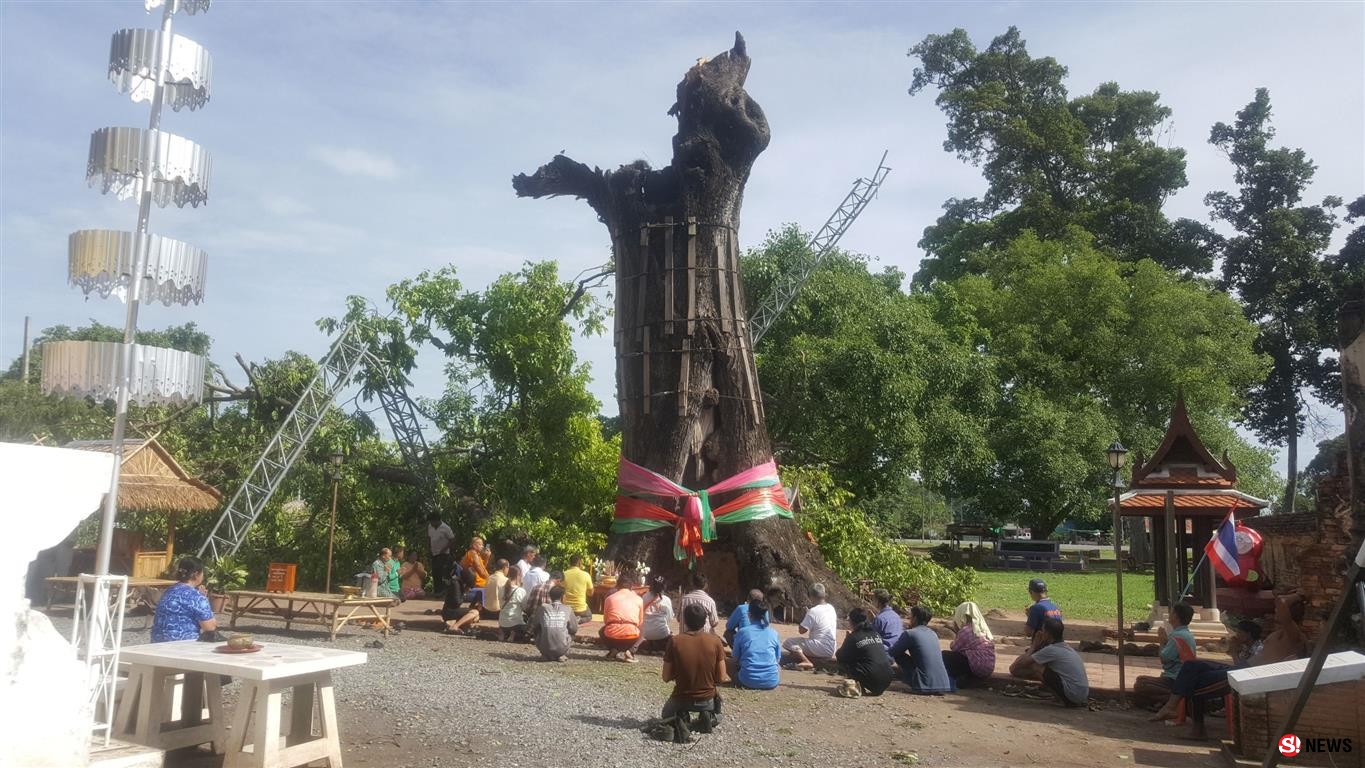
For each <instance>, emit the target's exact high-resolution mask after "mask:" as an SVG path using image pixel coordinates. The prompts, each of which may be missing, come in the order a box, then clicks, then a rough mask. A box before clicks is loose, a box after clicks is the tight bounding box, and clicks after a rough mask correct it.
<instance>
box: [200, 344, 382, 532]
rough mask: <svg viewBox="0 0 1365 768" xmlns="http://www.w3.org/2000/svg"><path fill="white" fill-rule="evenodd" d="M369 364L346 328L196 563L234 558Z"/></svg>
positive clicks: (363, 348)
mask: <svg viewBox="0 0 1365 768" xmlns="http://www.w3.org/2000/svg"><path fill="white" fill-rule="evenodd" d="M368 359H369V350H368V349H367V348H366V346H365V343H364V341H363V340H362V339H361V336H360V334H359V333H358V332H357V330H356V324H355V323H350V324H349V325H347V326H346V327H345V329H343V330H342V332H341V335H340V336H338V337H337V340H336V342H335V343H334V344H333V345H332V348H331V349H330V350H329V351H328V352H327V356H326V357H325V358H323V359H322V364H321V365H319V366H318V372H317V374H315V375H314V376H313V380H312V381H310V382H308V386H307V387H304V390H303V394H302V395H301V396H300V397H299V401H298V402H297V403H295V404H294V408H293V409H292V410H290V411H289V415H288V416H286V417H285V419H284V423H282V424H280V428H279V430H278V431H276V432H275V436H274V437H272V438H270V443H269V444H268V445H266V448H265V451H264V452H263V453H262V454H261V457H260V458H259V459H257V460H256V464H255V466H253V467H252V468H251V471H250V472H249V473H247V476H246V479H245V480H244V481H243V482H242V485H241V487H240V488H238V489H237V492H236V493H235V494H233V496H232V498H231V499H230V500H229V501H228V503H227V506H226V507H224V508H223V514H222V515H221V516H220V517H219V518H218V522H217V523H215V524H214V526H213V531H212V532H211V533H209V536H208V539H206V540H205V541H204V545H203V546H202V547H200V548H199V556H200V557H204V556H205V555H206V554H207V556H208V557H210V558H213V559H217V558H219V557H223V556H225V555H233V554H236V553H237V550H238V548H240V547H241V546H242V542H244V541H246V534H247V531H248V530H250V528H251V525H252V524H253V523H255V522H256V518H258V517H260V516H261V512H262V511H264V510H265V505H266V504H267V503H269V501H270V497H271V496H273V495H274V494H275V491H276V489H278V488H279V487H280V484H281V483H283V482H284V478H285V477H286V476H287V475H288V474H289V468H290V467H291V466H293V464H294V461H295V460H297V459H298V457H299V454H301V453H302V452H303V449H304V447H305V446H306V445H307V444H308V439H309V438H311V437H312V436H313V432H314V431H316V430H317V428H318V425H319V424H321V423H322V419H323V417H324V416H325V415H326V414H327V409H328V408H329V407H330V406H331V405H332V403H333V402H335V400H336V396H337V394H338V393H340V392H341V390H342V388H344V387H345V386H346V385H347V384H348V383H350V381H351V379H352V377H353V376H354V375H355V372H356V370H357V369H358V368H359V367H360V365H361V364H362V363H364V362H366V361H367V360H368Z"/></svg>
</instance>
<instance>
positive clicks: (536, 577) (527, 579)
mask: <svg viewBox="0 0 1365 768" xmlns="http://www.w3.org/2000/svg"><path fill="white" fill-rule="evenodd" d="M549 580H550V573H549V571H546V570H545V557H544V555H536V556H535V559H533V560H532V561H531V570H529V571H527V572H526V574H525V575H524V576H522V579H521V585H522V586H523V587H526V594H528V595H529V594H532V593H534V592H535V591H536V590H537V589H539V588H540V585H542V584H544V583H546V582H548V581H549Z"/></svg>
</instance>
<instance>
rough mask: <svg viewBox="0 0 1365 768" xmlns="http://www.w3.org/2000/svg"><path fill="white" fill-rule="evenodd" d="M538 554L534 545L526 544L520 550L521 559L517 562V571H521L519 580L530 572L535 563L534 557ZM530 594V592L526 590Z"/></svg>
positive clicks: (538, 551)
mask: <svg viewBox="0 0 1365 768" xmlns="http://www.w3.org/2000/svg"><path fill="white" fill-rule="evenodd" d="M538 554H540V549H539V548H537V547H536V545H534V544H527V545H526V546H525V547H523V548H522V550H521V559H520V560H518V561H517V570H518V571H521V578H523V579H525V578H526V574H528V573H530V572H531V567H532V566H531V564H532V563H534V562H535V561H536V555H538ZM526 591H527V592H530V591H531V590H529V589H528V590H526Z"/></svg>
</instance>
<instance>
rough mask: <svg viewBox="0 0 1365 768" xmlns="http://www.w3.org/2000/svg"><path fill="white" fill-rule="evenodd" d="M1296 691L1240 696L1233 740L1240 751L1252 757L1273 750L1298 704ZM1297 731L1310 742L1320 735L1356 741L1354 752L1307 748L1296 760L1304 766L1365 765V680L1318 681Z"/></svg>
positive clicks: (1352, 747)
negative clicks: (1309, 750) (1329, 682)
mask: <svg viewBox="0 0 1365 768" xmlns="http://www.w3.org/2000/svg"><path fill="white" fill-rule="evenodd" d="M1294 694H1295V691H1292V690H1290V691H1276V692H1274V693H1270V694H1264V695H1259V696H1249V697H1246V698H1239V699H1238V702H1237V706H1238V711H1237V722H1236V723H1235V726H1234V737H1233V739H1234V745H1235V748H1236V751H1237V753H1238V754H1239V755H1241V756H1242V757H1244V758H1248V759H1252V760H1260V759H1262V758H1264V757H1265V753H1266V750H1268V749H1274V748H1275V745H1276V744H1277V743H1278V742H1279V738H1280V736H1281V734H1280V733H1279V732H1278V729H1279V727H1280V725H1281V724H1282V723H1284V720H1285V717H1286V716H1287V715H1288V714H1289V709H1290V707H1291V706H1293V703H1294ZM1294 733H1295V735H1297V736H1298V737H1299V738H1300V739H1303V740H1305V741H1307V740H1308V739H1315V738H1332V739H1344V738H1349V739H1350V740H1351V751H1350V752H1336V753H1310V752H1304V753H1302V754H1300V755H1299V756H1298V757H1297V758H1295V759H1294V760H1292V761H1288V762H1290V763H1292V764H1300V765H1336V766H1358V767H1362V768H1365V680H1356V681H1352V682H1346V683H1333V684H1331V685H1322V686H1318V687H1317V689H1316V690H1314V692H1313V695H1312V696H1310V697H1309V699H1308V704H1307V706H1305V707H1304V710H1303V714H1302V715H1300V717H1299V723H1298V725H1297V726H1295V728H1294Z"/></svg>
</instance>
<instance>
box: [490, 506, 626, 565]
mask: <svg viewBox="0 0 1365 768" xmlns="http://www.w3.org/2000/svg"><path fill="white" fill-rule="evenodd" d="M486 530H487V532H488V539H489V541H492V542H501V541H511V542H514V543H516V544H518V545H521V544H531V543H534V544H536V545H537V546H539V547H540V553H541V554H542V555H544V556H545V559H546V560H547V561H548V563H549V567H550V570H563V569H565V568H567V567H568V566H569V558H570V557H572V556H573V555H583V556H585V557H587V558H590V559H591V558H594V557H596V556H597V553H599V552H601V551H602V550H603V549H604V548H605V547H606V546H607V535H606V534H605V533H602V532H601V531H593V530H588V529H586V528H583V527H581V526H579V525H578V524H576V523H566V522H561V521H556V520H554V519H553V518H551V517H549V516H546V517H531V516H530V515H511V514H495V515H493V517H492V519H490V520H489V521H488V523H487V525H486Z"/></svg>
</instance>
